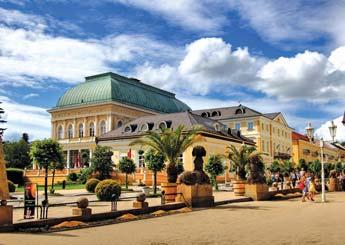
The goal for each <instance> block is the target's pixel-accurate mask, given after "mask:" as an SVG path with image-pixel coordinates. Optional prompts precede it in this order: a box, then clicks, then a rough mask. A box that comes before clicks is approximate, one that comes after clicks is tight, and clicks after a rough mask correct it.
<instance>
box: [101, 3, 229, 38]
mask: <svg viewBox="0 0 345 245" xmlns="http://www.w3.org/2000/svg"><path fill="white" fill-rule="evenodd" d="M107 1H110V2H117V3H122V4H125V5H128V6H134V7H136V8H140V9H143V10H145V11H148V12H150V13H154V14H158V15H160V16H162V17H163V18H165V19H166V20H168V21H169V22H170V23H172V24H175V25H179V26H182V27H184V28H187V29H191V30H198V31H200V30H201V31H211V32H215V31H218V30H220V29H221V27H222V25H223V24H224V22H225V20H226V18H225V17H224V16H223V15H222V14H219V13H220V12H222V6H221V5H218V6H217V5H216V4H215V3H217V2H218V1H201V0H197V1H196V0H174V1H164V0H163V1H162V0H150V1H146V0H107Z"/></svg>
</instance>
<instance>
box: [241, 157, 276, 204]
mask: <svg viewBox="0 0 345 245" xmlns="http://www.w3.org/2000/svg"><path fill="white" fill-rule="evenodd" d="M247 169H248V178H247V184H246V188H245V194H246V196H248V197H251V198H252V199H253V200H256V201H260V200H267V199H269V197H270V196H269V193H268V185H267V184H266V179H265V165H264V163H263V162H262V158H261V156H260V155H259V154H255V155H252V156H250V157H249V163H248V166H247Z"/></svg>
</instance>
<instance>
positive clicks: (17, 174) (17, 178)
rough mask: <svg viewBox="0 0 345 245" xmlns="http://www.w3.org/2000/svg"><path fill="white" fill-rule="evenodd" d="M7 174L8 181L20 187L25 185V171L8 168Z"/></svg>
mask: <svg viewBox="0 0 345 245" xmlns="http://www.w3.org/2000/svg"><path fill="white" fill-rule="evenodd" d="M6 173H7V179H8V180H10V181H12V182H13V183H14V184H17V185H20V186H23V185H24V170H23V169H19V168H8V169H6Z"/></svg>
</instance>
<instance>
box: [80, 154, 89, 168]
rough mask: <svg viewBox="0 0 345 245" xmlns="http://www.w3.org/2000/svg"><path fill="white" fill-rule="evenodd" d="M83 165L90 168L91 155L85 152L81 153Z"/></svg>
mask: <svg viewBox="0 0 345 245" xmlns="http://www.w3.org/2000/svg"><path fill="white" fill-rule="evenodd" d="M81 163H82V164H83V165H84V166H89V163H90V153H89V152H88V151H85V150H82V151H81Z"/></svg>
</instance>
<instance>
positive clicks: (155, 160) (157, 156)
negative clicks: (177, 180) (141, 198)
mask: <svg viewBox="0 0 345 245" xmlns="http://www.w3.org/2000/svg"><path fill="white" fill-rule="evenodd" d="M144 158H145V164H146V167H147V168H148V169H149V170H151V171H152V172H153V193H154V194H156V193H157V172H161V171H162V170H163V169H164V168H165V164H164V160H165V159H164V155H163V154H161V153H158V152H155V151H153V150H152V149H151V150H149V151H147V152H146V153H145V155H144Z"/></svg>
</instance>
